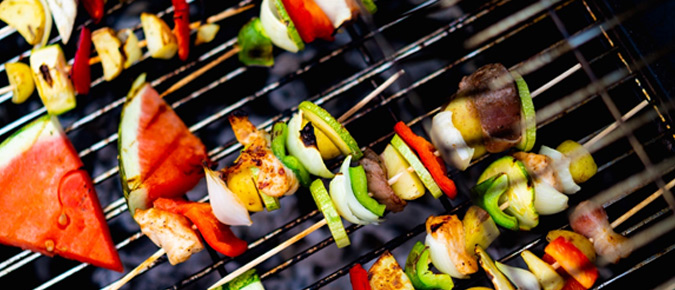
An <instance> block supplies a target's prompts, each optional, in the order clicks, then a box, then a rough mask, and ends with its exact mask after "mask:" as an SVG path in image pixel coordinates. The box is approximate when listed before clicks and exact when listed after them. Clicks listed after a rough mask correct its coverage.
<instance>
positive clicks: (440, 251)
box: [424, 234, 469, 279]
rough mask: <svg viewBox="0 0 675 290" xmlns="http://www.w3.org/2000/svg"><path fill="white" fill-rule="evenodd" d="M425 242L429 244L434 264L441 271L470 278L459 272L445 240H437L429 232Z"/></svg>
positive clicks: (455, 276) (457, 276) (460, 277)
mask: <svg viewBox="0 0 675 290" xmlns="http://www.w3.org/2000/svg"><path fill="white" fill-rule="evenodd" d="M424 243H425V244H426V245H427V247H429V257H431V263H432V264H434V267H436V269H438V271H441V272H443V273H445V274H448V275H450V276H451V277H453V278H457V279H468V278H469V276H467V275H462V274H461V273H459V270H457V267H455V264H454V263H452V259H450V254H449V253H448V249H447V248H446V246H445V244H444V243H443V242H441V241H437V240H436V239H434V238H433V237H432V236H431V235H429V234H427V237H426V239H425V240H424Z"/></svg>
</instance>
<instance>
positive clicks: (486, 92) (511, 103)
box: [458, 64, 521, 153]
mask: <svg viewBox="0 0 675 290" xmlns="http://www.w3.org/2000/svg"><path fill="white" fill-rule="evenodd" d="M502 78H506V79H508V80H511V81H509V82H508V84H506V85H505V86H503V87H501V88H499V89H491V85H492V84H493V83H494V82H495V81H497V80H501V79H502ZM458 95H460V96H462V95H464V96H470V97H471V99H472V100H473V102H474V105H475V107H476V109H477V110H478V114H479V116H480V123H481V128H482V131H483V137H484V139H485V148H486V149H487V151H488V152H491V153H498V152H503V151H505V150H506V149H509V148H511V147H513V146H514V145H516V144H518V142H519V141H520V138H521V136H520V135H521V132H520V97H519V95H518V90H517V88H516V85H515V82H514V81H513V79H512V78H511V75H510V73H509V71H508V70H507V69H506V67H504V66H503V65H502V64H488V65H485V66H483V67H481V68H479V69H478V70H477V71H476V72H474V73H473V74H471V75H469V76H465V77H464V78H462V81H461V82H460V83H459V92H458Z"/></svg>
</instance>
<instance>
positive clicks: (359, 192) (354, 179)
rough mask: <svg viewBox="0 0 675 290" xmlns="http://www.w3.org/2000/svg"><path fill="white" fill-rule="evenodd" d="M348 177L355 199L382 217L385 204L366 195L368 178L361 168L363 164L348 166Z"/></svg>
mask: <svg viewBox="0 0 675 290" xmlns="http://www.w3.org/2000/svg"><path fill="white" fill-rule="evenodd" d="M349 177H350V179H351V183H352V190H353V191H354V196H356V200H358V201H359V203H360V204H361V205H363V206H364V207H365V208H366V209H368V210H369V211H370V212H372V213H374V214H375V215H377V216H378V217H382V216H383V215H384V210H385V208H386V207H387V206H385V205H384V204H380V203H378V202H377V200H375V199H374V198H372V197H370V196H369V195H368V180H367V179H366V171H365V170H364V169H363V166H361V165H359V166H356V167H350V168H349Z"/></svg>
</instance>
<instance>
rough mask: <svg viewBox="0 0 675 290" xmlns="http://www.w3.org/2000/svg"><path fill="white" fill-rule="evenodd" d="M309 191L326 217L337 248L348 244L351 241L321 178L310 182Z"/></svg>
mask: <svg viewBox="0 0 675 290" xmlns="http://www.w3.org/2000/svg"><path fill="white" fill-rule="evenodd" d="M309 191H310V192H311V193H312V197H313V198H314V202H316V206H317V208H319V210H320V211H321V212H322V213H323V216H324V218H325V219H326V223H327V224H328V228H329V229H330V232H331V234H332V235H333V239H334V240H335V244H336V245H337V246H338V248H343V247H346V246H349V244H351V242H350V241H349V236H348V235H347V231H345V227H344V225H343V224H342V218H340V215H339V214H338V212H337V210H336V209H335V206H334V205H333V200H331V198H330V196H329V195H328V191H327V190H326V187H325V186H324V185H323V181H321V179H316V180H314V182H312V184H311V185H310V186H309Z"/></svg>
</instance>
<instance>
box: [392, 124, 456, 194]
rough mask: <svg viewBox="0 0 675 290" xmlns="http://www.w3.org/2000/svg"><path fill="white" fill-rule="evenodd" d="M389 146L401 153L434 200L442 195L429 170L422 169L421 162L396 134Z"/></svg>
mask: <svg viewBox="0 0 675 290" xmlns="http://www.w3.org/2000/svg"><path fill="white" fill-rule="evenodd" d="M391 145H393V146H394V148H396V150H397V151H398V152H399V153H401V156H403V158H405V160H406V161H408V163H409V164H410V166H412V168H413V169H414V170H415V173H417V176H419V178H420V180H422V183H424V186H425V187H426V188H427V189H428V190H429V192H431V195H433V196H434V198H439V197H440V196H441V195H443V191H442V190H441V188H440V187H439V186H438V184H436V181H434V178H433V177H432V176H431V173H429V170H427V169H426V168H425V167H424V164H422V161H420V159H419V158H418V157H417V155H415V152H413V151H412V149H410V147H408V144H406V143H405V141H403V139H401V137H400V136H398V134H394V137H393V138H392V139H391Z"/></svg>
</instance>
